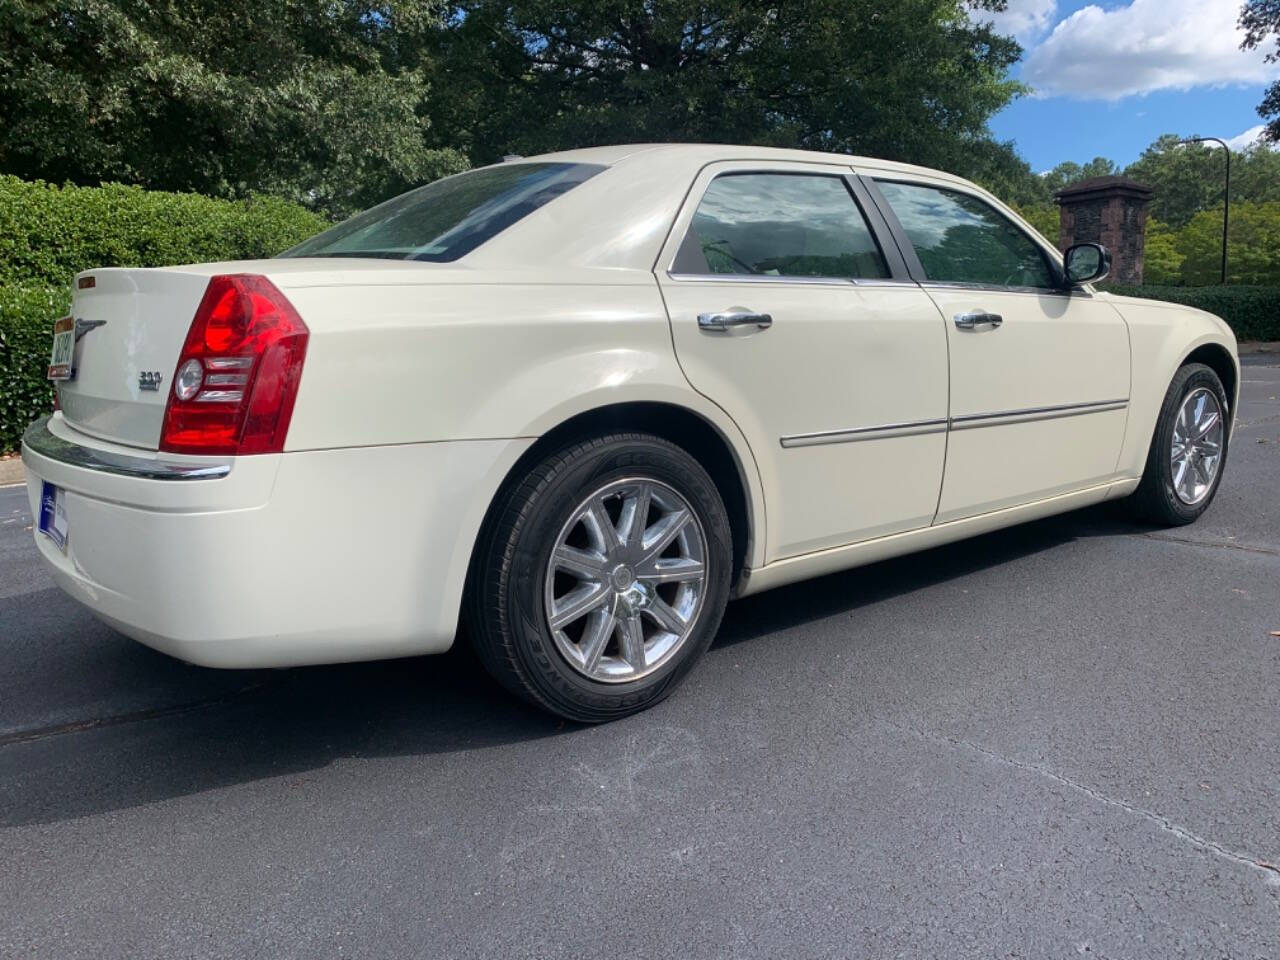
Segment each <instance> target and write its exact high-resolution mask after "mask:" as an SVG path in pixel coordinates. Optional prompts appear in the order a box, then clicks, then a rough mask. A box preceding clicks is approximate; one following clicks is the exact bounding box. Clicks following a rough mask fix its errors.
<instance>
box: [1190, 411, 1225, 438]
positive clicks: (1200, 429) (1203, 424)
mask: <svg viewBox="0 0 1280 960" xmlns="http://www.w3.org/2000/svg"><path fill="white" fill-rule="evenodd" d="M1218 419H1219V418H1218V412H1217V411H1216V410H1214V411H1211V412H1210V413H1209V415H1208V416H1207V417H1205V418H1204V419H1203V420H1201V421H1199V422H1198V423H1197V424H1196V433H1195V438H1194V439H1196V440H1202V439H1204V437H1205V436H1206V435H1207V434H1208V433H1209V431H1210V430H1212V429H1213V428H1214V427H1216V426H1217V425H1218Z"/></svg>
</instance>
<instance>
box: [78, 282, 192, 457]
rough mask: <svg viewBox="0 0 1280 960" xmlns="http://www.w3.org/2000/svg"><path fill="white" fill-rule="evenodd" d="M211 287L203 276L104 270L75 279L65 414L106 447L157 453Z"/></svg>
mask: <svg viewBox="0 0 1280 960" xmlns="http://www.w3.org/2000/svg"><path fill="white" fill-rule="evenodd" d="M208 285H209V277H208V275H206V274H204V273H202V272H194V271H193V272H190V273H188V272H183V271H181V270H172V269H166V270H156V269H118V268H110V269H100V270H91V271H87V272H85V273H82V274H80V275H79V276H78V277H77V278H76V282H75V285H74V291H73V297H72V301H71V316H72V317H74V318H75V321H76V326H77V335H78V338H79V339H78V340H77V342H76V344H75V351H74V353H73V355H72V356H73V360H72V370H73V376H72V379H70V380H66V381H62V382H60V383H59V384H58V400H59V403H60V405H61V407H62V415H63V417H64V418H65V419H66V420H67V422H68V423H70V424H71V425H72V426H74V427H76V428H77V429H78V430H81V431H83V432H84V433H88V434H90V435H92V436H95V437H100V438H102V439H104V440H111V441H114V442H116V443H122V444H127V445H129V446H135V447H143V448H146V449H148V450H155V449H158V448H159V445H160V431H161V427H162V425H163V422H164V408H165V402H166V400H167V399H168V396H169V389H170V386H171V384H172V382H173V374H174V369H175V367H176V365H177V362H178V355H179V353H180V352H181V350H182V344H183V341H184V340H185V339H186V336H187V331H188V330H189V329H190V327H191V320H192V318H193V317H194V316H195V312H196V308H197V307H198V306H199V304H200V298H201V297H202V296H203V295H204V291H205V288H206V287H207V286H208Z"/></svg>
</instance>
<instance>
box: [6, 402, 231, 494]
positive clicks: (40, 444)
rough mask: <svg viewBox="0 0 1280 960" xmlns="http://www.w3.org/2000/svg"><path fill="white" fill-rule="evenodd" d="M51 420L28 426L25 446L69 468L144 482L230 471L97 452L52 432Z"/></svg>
mask: <svg viewBox="0 0 1280 960" xmlns="http://www.w3.org/2000/svg"><path fill="white" fill-rule="evenodd" d="M51 419H52V417H42V418H41V419H39V420H37V421H36V422H35V423H33V424H31V426H29V427H27V430H26V433H24V434H23V435H22V446H23V447H24V448H25V449H30V450H31V451H32V452H33V453H38V454H39V455H40V456H42V457H48V458H49V459H50V460H56V461H58V462H59V463H65V464H67V465H68V466H72V467H80V468H82V469H84V470H95V471H97V472H99V473H110V474H113V475H115V476H118V477H135V478H138V479H142V480H217V479H219V478H221V477H225V476H226V475H227V474H229V473H230V472H231V464H230V463H176V462H174V461H172V460H151V459H148V458H146V457H131V456H129V455H127V454H123V453H112V452H111V451H108V450H94V449H92V448H90V447H86V446H83V445H81V444H78V443H73V442H72V441H70V440H65V439H63V438H62V437H59V436H56V435H55V434H53V433H51V432H50V430H49V421H50V420H51Z"/></svg>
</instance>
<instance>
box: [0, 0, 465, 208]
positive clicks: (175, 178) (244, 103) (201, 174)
mask: <svg viewBox="0 0 1280 960" xmlns="http://www.w3.org/2000/svg"><path fill="white" fill-rule="evenodd" d="M439 11H440V4H439V3H438V2H428V3H421V2H412V0H385V2H381V3H380V2H377V0H333V2H328V3H319V2H314V3H306V2H298V0H254V2H247V0H226V2H223V0H187V2H178V0H165V2H159V3H156V2H145V0H70V2H55V0H26V2H22V0H0V170H3V171H5V172H8V173H15V174H17V175H19V176H22V177H25V178H28V179H35V178H42V179H46V180H52V181H55V182H59V181H72V182H76V183H81V184H96V183H98V182H99V181H102V180H118V181H122V182H125V183H133V184H140V185H142V186H147V187H152V188H160V189H167V190H179V191H198V192H201V193H207V194H212V195H215V196H237V195H243V194H246V193H250V192H254V191H267V192H272V193H277V194H280V195H283V196H286V197H290V198H292V199H296V200H299V201H301V202H304V203H307V204H309V205H311V206H313V207H317V208H319V209H321V210H325V211H328V212H330V213H342V212H346V211H349V210H351V209H353V208H357V207H361V206H366V205H368V204H369V203H371V202H373V201H376V200H381V199H384V198H385V197H387V196H389V195H391V194H393V193H396V192H399V191H400V190H402V189H404V188H405V187H407V186H409V185H411V184H416V183H419V182H422V181H424V180H429V179H433V178H435V177H437V176H439V175H440V174H442V173H446V172H452V171H453V170H456V169H459V168H460V167H461V166H462V158H461V156H460V155H459V154H458V153H457V152H455V151H451V150H447V149H430V148H428V147H427V146H426V144H425V141H424V132H425V130H426V129H427V120H426V118H425V116H424V115H423V114H422V104H423V102H424V100H425V98H426V94H427V89H428V87H427V83H426V77H425V71H424V69H423V67H422V65H421V63H420V57H421V51H422V46H423V44H424V43H425V41H426V39H427V37H428V35H429V34H430V33H431V31H433V30H436V29H438V28H439V24H440V13H439Z"/></svg>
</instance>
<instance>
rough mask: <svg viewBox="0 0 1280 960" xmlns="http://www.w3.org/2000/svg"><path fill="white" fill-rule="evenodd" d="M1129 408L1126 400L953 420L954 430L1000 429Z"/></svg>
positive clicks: (1067, 404) (1066, 404)
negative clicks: (1019, 424) (1001, 427)
mask: <svg viewBox="0 0 1280 960" xmlns="http://www.w3.org/2000/svg"><path fill="white" fill-rule="evenodd" d="M1127 406H1129V401H1128V400H1127V399H1125V400H1102V401H1098V402H1093V403H1060V404H1057V405H1056V406H1052V407H1029V408H1028V409H1026V410H1004V411H1001V412H1000V413H967V414H964V415H963V416H959V417H952V418H951V429H952V430H972V429H973V428H975V427H998V426H1003V425H1004V424H1006V423H1031V422H1033V421H1036V420H1057V419H1059V418H1062V417H1078V416H1081V415H1083V414H1086V413H1106V412H1107V411H1109V410H1123V409H1124V408H1125V407H1127Z"/></svg>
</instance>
